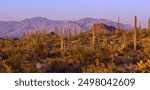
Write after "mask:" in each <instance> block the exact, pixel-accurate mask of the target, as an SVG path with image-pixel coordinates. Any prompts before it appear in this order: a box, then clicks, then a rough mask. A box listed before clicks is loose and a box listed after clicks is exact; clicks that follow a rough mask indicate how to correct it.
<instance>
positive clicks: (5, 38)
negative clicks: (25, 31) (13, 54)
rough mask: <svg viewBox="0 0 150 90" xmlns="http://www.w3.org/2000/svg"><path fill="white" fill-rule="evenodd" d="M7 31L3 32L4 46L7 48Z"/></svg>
mask: <svg viewBox="0 0 150 90" xmlns="http://www.w3.org/2000/svg"><path fill="white" fill-rule="evenodd" d="M7 38H8V37H7V32H5V48H7V46H8V43H7Z"/></svg>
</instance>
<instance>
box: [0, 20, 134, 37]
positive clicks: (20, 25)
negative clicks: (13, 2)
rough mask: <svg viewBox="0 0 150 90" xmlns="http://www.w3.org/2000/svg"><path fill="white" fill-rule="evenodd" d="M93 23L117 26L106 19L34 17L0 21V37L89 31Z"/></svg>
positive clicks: (128, 26)
mask: <svg viewBox="0 0 150 90" xmlns="http://www.w3.org/2000/svg"><path fill="white" fill-rule="evenodd" d="M94 23H104V24H106V25H108V26H114V27H116V26H117V23H116V22H114V21H111V20H107V19H94V18H83V19H80V20H76V21H60V20H49V19H47V18H43V17H35V18H30V19H25V20H22V21H0V37H4V36H5V33H6V32H7V35H8V37H21V36H22V35H23V33H24V32H32V31H37V30H46V31H48V32H51V31H54V29H55V28H57V29H58V30H60V28H61V27H62V30H70V31H71V33H74V32H75V30H76V31H77V32H79V30H83V31H84V32H86V31H88V30H90V29H91V28H92V26H93V24H94ZM121 26H122V27H123V28H124V29H126V30H129V29H131V28H132V26H131V25H128V24H121Z"/></svg>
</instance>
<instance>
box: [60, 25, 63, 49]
mask: <svg viewBox="0 0 150 90" xmlns="http://www.w3.org/2000/svg"><path fill="white" fill-rule="evenodd" d="M60 46H61V47H60V49H61V50H63V49H64V38H63V33H62V26H61V30H60Z"/></svg>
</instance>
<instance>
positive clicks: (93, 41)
mask: <svg viewBox="0 0 150 90" xmlns="http://www.w3.org/2000/svg"><path fill="white" fill-rule="evenodd" d="M92 48H93V50H94V48H95V24H94V27H93V28H92Z"/></svg>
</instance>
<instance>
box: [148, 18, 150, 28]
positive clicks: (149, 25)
mask: <svg viewBox="0 0 150 90" xmlns="http://www.w3.org/2000/svg"><path fill="white" fill-rule="evenodd" d="M148 30H149V31H150V18H149V19H148Z"/></svg>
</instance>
